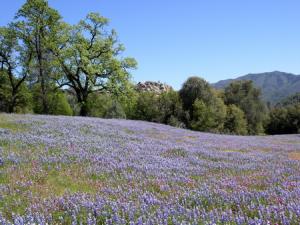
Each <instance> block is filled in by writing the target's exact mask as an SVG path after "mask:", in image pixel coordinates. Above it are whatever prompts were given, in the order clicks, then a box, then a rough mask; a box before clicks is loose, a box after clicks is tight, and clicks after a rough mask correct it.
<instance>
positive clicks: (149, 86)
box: [136, 81, 172, 94]
mask: <svg viewBox="0 0 300 225" xmlns="http://www.w3.org/2000/svg"><path fill="white" fill-rule="evenodd" d="M136 89H137V90H138V91H140V92H146V91H148V92H154V93H156V94H161V93H163V92H167V91H170V90H172V87H171V86H170V85H167V84H165V83H161V82H154V81H146V82H144V83H142V82H139V83H138V84H137V85H136Z"/></svg>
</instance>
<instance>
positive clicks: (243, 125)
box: [224, 105, 247, 135]
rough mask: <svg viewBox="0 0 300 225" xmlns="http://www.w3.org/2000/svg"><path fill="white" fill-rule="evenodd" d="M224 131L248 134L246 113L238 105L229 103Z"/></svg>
mask: <svg viewBox="0 0 300 225" xmlns="http://www.w3.org/2000/svg"><path fill="white" fill-rule="evenodd" d="M224 131H225V132H226V133H230V134H238V135H246V134H247V120H246V118H245V114H244V112H243V111H242V110H241V109H240V108H238V107H237V106H236V105H229V106H228V107H227V114H226V119H225V123H224Z"/></svg>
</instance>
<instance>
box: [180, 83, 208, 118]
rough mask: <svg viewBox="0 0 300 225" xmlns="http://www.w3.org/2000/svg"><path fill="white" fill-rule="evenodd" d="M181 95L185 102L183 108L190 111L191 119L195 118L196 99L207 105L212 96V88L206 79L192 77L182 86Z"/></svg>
mask: <svg viewBox="0 0 300 225" xmlns="http://www.w3.org/2000/svg"><path fill="white" fill-rule="evenodd" d="M179 94H180V97H181V99H182V102H183V108H184V109H185V110H187V111H189V112H190V114H191V117H193V116H192V113H193V104H194V102H195V101H196V99H201V100H202V101H203V102H204V103H205V104H207V103H208V102H209V101H210V99H211V96H212V88H211V87H210V85H209V83H208V82H206V81H205V80H204V79H202V78H200V77H190V78H188V79H187V81H185V82H184V84H183V85H182V88H181V90H180V91H179Z"/></svg>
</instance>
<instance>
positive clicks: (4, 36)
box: [0, 26, 32, 113]
mask: <svg viewBox="0 0 300 225" xmlns="http://www.w3.org/2000/svg"><path fill="white" fill-rule="evenodd" d="M31 59H32V57H31V52H30V51H26V49H25V48H23V47H22V46H20V44H19V39H18V36H17V34H16V31H15V29H14V27H13V26H9V27H1V28H0V80H1V83H0V89H1V90H0V92H1V93H0V96H1V100H0V101H1V102H2V103H1V105H2V108H3V109H4V111H6V112H10V113H12V112H16V111H20V108H22V107H23V108H26V107H27V106H28V105H29V99H30V97H29V93H28V90H27V86H26V83H25V81H26V78H27V76H28V72H27V71H26V70H25V69H20V68H22V66H25V65H28V64H30V62H31ZM16 108H18V110H16Z"/></svg>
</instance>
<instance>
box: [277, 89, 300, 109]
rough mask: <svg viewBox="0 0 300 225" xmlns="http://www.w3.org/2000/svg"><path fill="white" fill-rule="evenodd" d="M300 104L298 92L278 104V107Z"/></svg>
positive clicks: (299, 93)
mask: <svg viewBox="0 0 300 225" xmlns="http://www.w3.org/2000/svg"><path fill="white" fill-rule="evenodd" d="M299 103H300V92H297V93H295V94H293V95H291V96H289V97H287V98H285V99H283V100H282V101H280V102H279V103H278V104H276V106H277V107H285V106H290V105H296V104H299Z"/></svg>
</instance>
